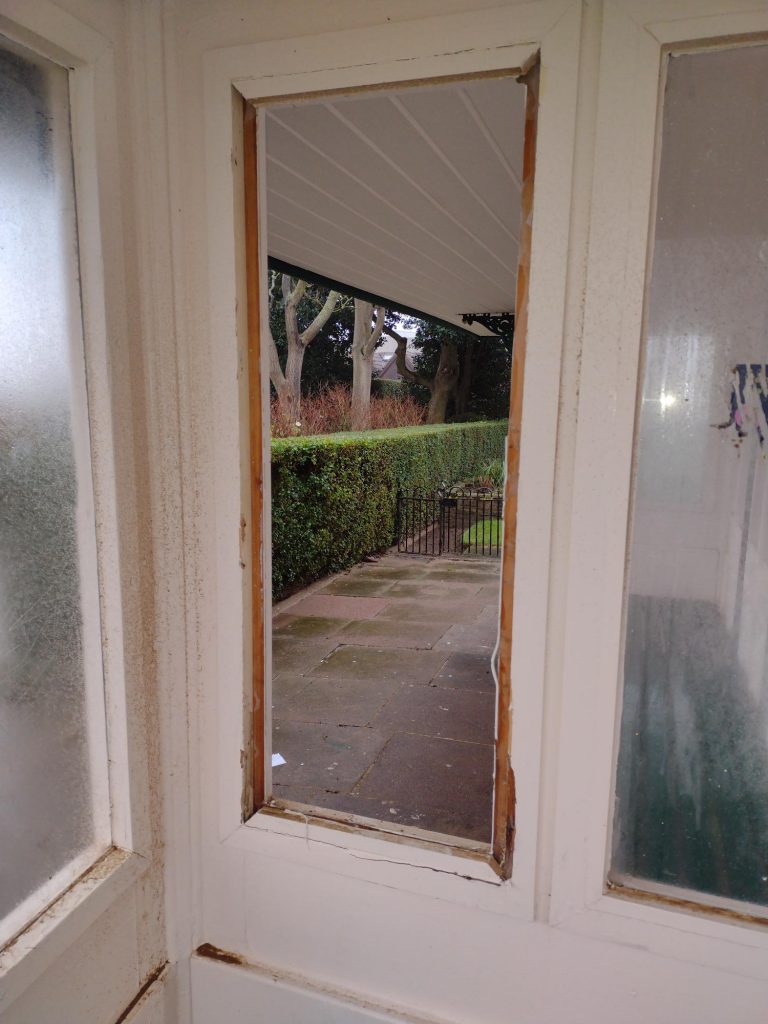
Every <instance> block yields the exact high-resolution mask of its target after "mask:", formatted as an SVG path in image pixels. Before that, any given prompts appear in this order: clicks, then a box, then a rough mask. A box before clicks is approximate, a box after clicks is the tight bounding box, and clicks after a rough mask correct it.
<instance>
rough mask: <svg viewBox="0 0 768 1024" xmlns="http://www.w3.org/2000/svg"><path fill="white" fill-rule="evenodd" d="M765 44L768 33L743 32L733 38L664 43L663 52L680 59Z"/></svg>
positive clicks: (715, 37) (767, 39) (718, 37)
mask: <svg viewBox="0 0 768 1024" xmlns="http://www.w3.org/2000/svg"><path fill="white" fill-rule="evenodd" d="M765 43H768V33H767V32H742V33H740V34H738V35H732V36H728V35H724V36H705V37H704V38H703V39H686V40H685V41H684V42H674V43H664V44H663V46H662V47H661V52H662V54H668V55H669V56H670V57H679V56H682V55H683V54H686V53H701V52H702V50H734V49H736V48H737V47H741V46H760V45H765Z"/></svg>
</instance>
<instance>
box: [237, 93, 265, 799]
mask: <svg viewBox="0 0 768 1024" xmlns="http://www.w3.org/2000/svg"><path fill="white" fill-rule="evenodd" d="M257 118H258V114H257V111H256V108H255V107H254V106H253V104H251V103H248V102H244V103H243V176H244V204H245V274H246V299H247V317H248V433H249V447H250V460H249V461H250V485H251V507H250V512H251V522H250V536H251V566H250V569H251V615H252V618H251V629H252V637H253V638H252V643H253V651H252V656H251V666H252V669H251V672H252V678H251V682H252V693H253V697H252V714H253V723H252V724H253V744H252V749H251V751H250V752H249V753H248V754H247V755H246V764H247V758H248V757H250V760H251V772H250V776H251V785H252V794H251V801H250V805H251V810H257V809H258V808H259V807H261V806H262V804H263V803H264V800H265V797H266V794H265V774H264V764H265V757H266V746H265V735H264V683H265V680H264V580H263V576H264V557H263V551H262V536H263V533H262V521H263V486H262V485H263V479H262V473H263V470H262V463H263V456H262V442H263V437H262V425H261V424H262V408H261V364H260V351H261V347H260V338H259V331H260V317H261V306H260V281H259V269H260V268H259V191H258V177H257V160H256V147H257V145H258V138H257V130H256V125H257ZM244 817H250V815H249V814H248V812H247V809H246V812H245V814H244Z"/></svg>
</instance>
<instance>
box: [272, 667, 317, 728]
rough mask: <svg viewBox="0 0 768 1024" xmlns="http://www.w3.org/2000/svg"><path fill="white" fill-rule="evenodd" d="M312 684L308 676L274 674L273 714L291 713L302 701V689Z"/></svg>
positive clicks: (277, 715) (276, 716)
mask: <svg viewBox="0 0 768 1024" xmlns="http://www.w3.org/2000/svg"><path fill="white" fill-rule="evenodd" d="M309 685H310V680H309V679H307V677H306V676H302V675H297V674H293V673H285V672H278V673H277V674H273V676H272V714H273V716H274V717H275V718H280V716H281V715H282V714H283V713H287V714H290V711H291V710H292V708H293V707H294V706H295V705H296V704H297V703H299V704H300V703H301V697H300V695H301V691H302V690H305V689H306V688H307V687H308V686H309Z"/></svg>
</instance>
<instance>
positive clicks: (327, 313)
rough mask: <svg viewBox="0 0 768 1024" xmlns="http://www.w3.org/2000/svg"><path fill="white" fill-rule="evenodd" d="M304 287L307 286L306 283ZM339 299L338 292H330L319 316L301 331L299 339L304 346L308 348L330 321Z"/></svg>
mask: <svg viewBox="0 0 768 1024" xmlns="http://www.w3.org/2000/svg"><path fill="white" fill-rule="evenodd" d="M304 287H306V285H305V286H304ZM338 299H339V293H338V292H328V298H327V299H326V300H325V305H324V306H323V308H322V309H321V310H320V312H319V313H318V314H317V316H316V317H315V319H314V320H313V321H312V323H311V324H310V325H309V327H307V329H306V330H305V331H302V332H301V335H300V337H299V340H300V341H301V344H302V345H303V346H304V348H306V347H307V345H309V343H310V342H311V341H314V339H315V338H316V337H317V335H318V333H319V332H320V331H321V330H322V329H323V327H325V325H326V324H327V323H328V321H329V320H330V318H331V314H332V313H333V311H334V309H335V308H336V303H337V302H338Z"/></svg>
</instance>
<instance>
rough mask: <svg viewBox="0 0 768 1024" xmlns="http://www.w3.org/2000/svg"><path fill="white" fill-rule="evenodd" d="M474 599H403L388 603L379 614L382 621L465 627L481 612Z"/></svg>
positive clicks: (449, 597)
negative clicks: (391, 620) (444, 623)
mask: <svg viewBox="0 0 768 1024" xmlns="http://www.w3.org/2000/svg"><path fill="white" fill-rule="evenodd" d="M482 607H483V606H482V605H479V604H478V603H477V601H476V600H475V599H474V597H465V598H463V599H462V600H458V601H457V600H455V599H454V598H452V597H451V596H450V593H446V596H445V598H444V599H441V598H439V597H434V598H429V599H428V600H426V601H413V600H410V599H403V600H400V601H390V603H389V604H388V605H387V607H386V608H383V609H382V611H381V612H380V613H379V614H380V615H381V618H382V619H393V620H402V619H405V620H408V621H409V622H452V623H457V622H458V623H465V624H467V625H469V624H471V623H474V622H476V621H477V617H478V615H479V614H480V612H481V611H482Z"/></svg>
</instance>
